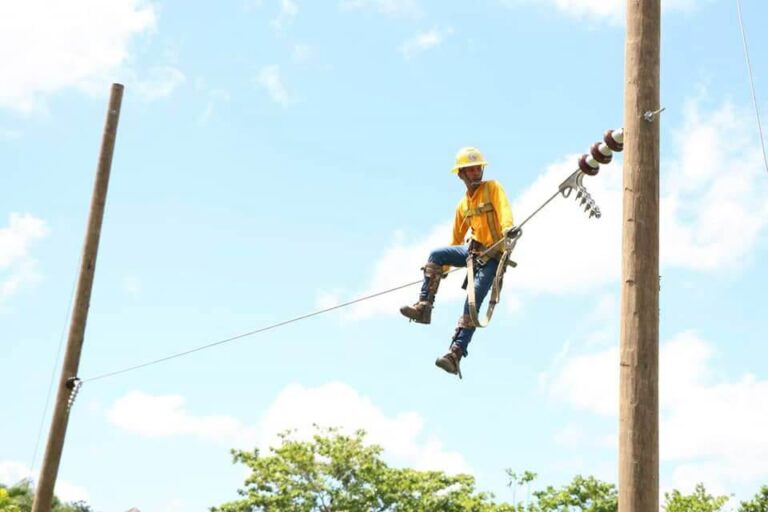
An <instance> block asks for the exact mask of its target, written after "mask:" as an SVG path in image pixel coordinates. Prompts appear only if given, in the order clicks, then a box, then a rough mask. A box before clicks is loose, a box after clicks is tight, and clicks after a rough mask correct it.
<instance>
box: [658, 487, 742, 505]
mask: <svg viewBox="0 0 768 512" xmlns="http://www.w3.org/2000/svg"><path fill="white" fill-rule="evenodd" d="M728 499H729V498H728V496H712V495H711V494H708V493H707V490H706V489H705V488H704V484H701V483H700V484H697V485H696V488H695V489H694V490H693V492H692V493H691V494H682V493H680V491H678V490H673V491H672V492H667V493H664V502H665V503H664V510H665V511H666V512H719V511H720V510H722V508H723V506H724V505H725V504H726V503H727V502H728Z"/></svg>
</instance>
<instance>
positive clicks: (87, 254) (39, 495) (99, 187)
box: [32, 84, 123, 512]
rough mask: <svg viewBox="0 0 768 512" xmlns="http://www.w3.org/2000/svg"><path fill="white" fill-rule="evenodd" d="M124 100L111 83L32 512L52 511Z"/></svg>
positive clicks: (118, 86)
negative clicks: (65, 347) (61, 361)
mask: <svg viewBox="0 0 768 512" xmlns="http://www.w3.org/2000/svg"><path fill="white" fill-rule="evenodd" d="M122 100H123V86H122V85H121V84H112V91H111V94H110V97H109V110H108V111H107V120H106V122H105V125H104V135H103V138H102V141H101V154H100V156H99V165H98V168H97V170H96V181H95V182H94V186H93V196H92V198H91V210H90V214H89V215H88V228H87V232H86V234H85V244H84V245H83V257H82V260H81V262H80V276H79V278H78V281H77V291H76V295H75V304H74V308H73V309H72V317H71V319H70V322H69V335H68V337H67V351H66V353H65V354H64V363H63V364H62V368H61V376H60V378H59V391H58V394H57V395H56V405H55V409H54V411H53V419H52V420H51V427H50V430H49V432H48V444H47V445H46V448H45V457H44V458H43V465H42V467H41V468H40V478H39V480H38V482H37V488H36V490H35V501H34V503H33V504H32V512H50V510H51V501H52V499H53V489H54V487H55V485H56V476H57V475H58V472H59V462H60V461H61V452H62V450H63V448H64V436H65V435H66V432H67V421H68V420H69V406H68V402H69V396H70V391H71V388H72V386H73V381H72V379H73V378H75V377H77V370H78V367H79V365H80V353H81V351H82V348H83V337H84V334H85V323H86V321H87V320H88V306H89V305H90V302H91V289H92V288H93V277H94V274H95V271H96V255H97V253H98V250H99V237H100V235H101V221H102V219H103V218H104V206H105V203H106V200H107V188H108V185H109V172H110V169H111V167H112V153H113V151H114V149H115V137H116V135H117V122H118V120H119V118H120V104H121V103H122Z"/></svg>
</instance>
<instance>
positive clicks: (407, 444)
mask: <svg viewBox="0 0 768 512" xmlns="http://www.w3.org/2000/svg"><path fill="white" fill-rule="evenodd" d="M313 423H314V424H318V425H320V426H326V427H332V426H341V427H343V428H344V429H345V430H346V431H348V432H349V431H354V430H356V429H358V428H363V429H365V430H366V431H367V432H368V440H369V441H370V442H372V443H376V444H379V445H381V446H382V447H383V448H384V450H385V451H386V453H387V455H389V456H392V457H394V458H395V459H396V460H397V461H398V462H402V463H405V464H407V465H409V466H411V467H413V468H415V469H441V470H445V471H448V472H453V473H457V472H464V471H468V467H467V465H466V463H465V461H464V458H463V457H462V456H461V454H459V453H457V452H450V451H446V450H445V449H444V447H443V445H442V443H441V442H440V441H439V440H438V439H437V438H435V437H434V436H426V438H424V437H423V436H422V435H421V433H422V431H423V429H424V421H423V419H422V418H421V416H420V415H419V414H417V413H415V412H405V413H400V414H397V415H396V416H394V417H389V416H387V415H386V414H384V413H383V412H382V411H381V410H380V409H379V408H377V407H376V406H375V405H374V404H373V403H372V402H371V401H370V400H369V399H368V398H366V397H364V396H362V395H360V394H359V393H358V392H357V391H356V390H355V389H353V388H352V387H350V386H348V385H346V384H343V383H340V382H332V383H329V384H325V385H323V386H320V387H318V388H306V387H304V386H302V385H299V384H292V385H290V386H287V387H286V388H285V389H283V391H282V392H280V394H279V395H278V397H277V398H276V399H275V402H274V403H273V404H272V406H270V408H269V410H268V411H267V413H266V414H265V416H264V418H263V420H262V422H261V440H260V443H259V444H260V446H261V447H262V448H265V447H267V446H270V445H274V444H275V442H276V441H277V439H278V437H277V434H278V433H280V432H282V431H284V430H286V429H289V428H295V429H297V431H298V432H297V434H298V435H299V436H300V437H304V438H308V437H309V436H311V434H312V433H313V432H314V430H313V428H312V424H313Z"/></svg>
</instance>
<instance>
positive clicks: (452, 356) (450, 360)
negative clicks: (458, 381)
mask: <svg viewBox="0 0 768 512" xmlns="http://www.w3.org/2000/svg"><path fill="white" fill-rule="evenodd" d="M462 357H464V350H463V349H462V348H461V347H460V346H459V345H458V344H457V343H451V348H450V349H449V350H448V353H447V354H445V355H444V356H443V357H438V358H437V360H436V361H435V365H437V366H438V367H440V368H442V369H443V370H445V371H447V372H448V373H451V374H453V375H458V376H459V378H461V367H460V366H459V361H461V358H462Z"/></svg>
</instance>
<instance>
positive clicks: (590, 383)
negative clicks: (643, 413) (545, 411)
mask: <svg viewBox="0 0 768 512" xmlns="http://www.w3.org/2000/svg"><path fill="white" fill-rule="evenodd" d="M618 363H619V349H618V348H616V347H612V348H610V349H608V350H605V351H602V352H596V353H592V354H584V355H578V356H571V357H568V358H567V359H565V361H564V362H563V363H562V366H561V367H560V368H559V371H558V372H557V374H556V375H555V377H554V378H553V379H552V382H551V383H549V385H548V392H549V394H550V396H551V397H552V398H554V399H556V400H560V401H563V402H566V403H568V404H570V405H572V406H573V407H575V408H576V409H580V410H587V411H591V412H594V413H597V414H602V415H606V416H614V415H617V414H618V411H619V364H618Z"/></svg>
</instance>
